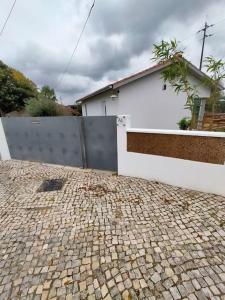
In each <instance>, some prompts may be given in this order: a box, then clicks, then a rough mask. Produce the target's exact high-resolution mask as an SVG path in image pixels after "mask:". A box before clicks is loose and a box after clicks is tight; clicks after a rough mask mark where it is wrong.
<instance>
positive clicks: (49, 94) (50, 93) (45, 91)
mask: <svg viewBox="0 0 225 300" xmlns="http://www.w3.org/2000/svg"><path fill="white" fill-rule="evenodd" d="M41 94H42V95H44V96H45V97H46V98H47V99H50V100H53V101H56V100H57V99H56V95H55V91H54V89H51V88H50V87H49V86H48V85H44V86H43V87H42V89H41Z"/></svg>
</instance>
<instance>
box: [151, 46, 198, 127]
mask: <svg viewBox="0 0 225 300" xmlns="http://www.w3.org/2000/svg"><path fill="white" fill-rule="evenodd" d="M153 55H154V56H153V60H154V61H157V62H158V63H159V64H167V67H166V68H165V69H164V70H163V71H162V78H163V80H164V82H169V83H170V85H171V86H172V87H173V88H174V90H175V92H176V93H177V94H178V93H180V92H183V93H185V94H186V104H185V107H186V108H187V109H189V110H190V112H191V128H193V127H194V126H195V123H196V113H195V100H196V99H197V98H199V97H198V92H197V88H196V86H194V85H193V84H192V82H191V81H190V78H189V68H188V62H187V61H186V60H185V59H183V55H184V52H183V51H182V50H179V49H178V45H177V41H176V40H171V41H170V42H165V41H162V42H161V44H159V45H154V49H153Z"/></svg>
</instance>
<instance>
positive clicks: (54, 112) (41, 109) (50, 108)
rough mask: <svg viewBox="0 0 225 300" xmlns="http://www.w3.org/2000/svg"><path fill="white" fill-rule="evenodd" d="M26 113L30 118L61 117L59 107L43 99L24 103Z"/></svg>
mask: <svg viewBox="0 0 225 300" xmlns="http://www.w3.org/2000/svg"><path fill="white" fill-rule="evenodd" d="M25 108H26V112H27V113H28V114H29V115H30V116H32V117H51V116H61V115H63V112H62V109H61V108H60V106H59V105H58V104H57V103H56V102H54V101H52V100H50V99H47V98H45V97H40V96H39V97H38V98H33V99H31V100H29V101H28V102H27V103H26V107H25Z"/></svg>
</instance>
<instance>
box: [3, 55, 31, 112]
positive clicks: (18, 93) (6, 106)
mask: <svg viewBox="0 0 225 300" xmlns="http://www.w3.org/2000/svg"><path fill="white" fill-rule="evenodd" d="M36 95H37V87H36V85H35V84H34V83H33V82H32V81H31V80H29V79H28V78H26V77H25V76H24V75H23V74H22V73H21V72H19V71H17V70H15V69H13V68H10V67H9V66H7V65H6V64H4V63H3V62H2V61H0V116H4V115H5V114H7V113H9V112H12V111H14V110H17V111H19V110H22V109H23V108H24V105H25V102H26V101H27V100H28V99H29V98H31V97H35V96H36Z"/></svg>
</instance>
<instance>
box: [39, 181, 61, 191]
mask: <svg viewBox="0 0 225 300" xmlns="http://www.w3.org/2000/svg"><path fill="white" fill-rule="evenodd" d="M64 183H65V180H64V179H46V180H44V181H43V182H42V184H41V186H40V187H39V189H38V190H37V192H38V193H40V192H51V191H60V190H61V189H62V187H63V185H64Z"/></svg>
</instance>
